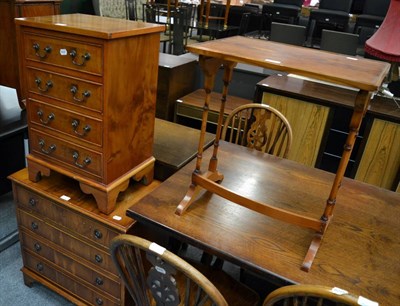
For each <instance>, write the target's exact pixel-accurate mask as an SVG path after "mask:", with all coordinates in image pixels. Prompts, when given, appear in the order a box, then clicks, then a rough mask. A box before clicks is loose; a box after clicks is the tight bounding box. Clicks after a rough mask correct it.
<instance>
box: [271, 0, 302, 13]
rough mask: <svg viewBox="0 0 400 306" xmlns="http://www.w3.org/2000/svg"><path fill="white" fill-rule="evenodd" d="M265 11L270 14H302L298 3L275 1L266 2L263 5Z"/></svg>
mask: <svg viewBox="0 0 400 306" xmlns="http://www.w3.org/2000/svg"><path fill="white" fill-rule="evenodd" d="M263 9H264V13H269V14H282V15H290V16H297V15H298V14H300V11H301V9H300V8H299V7H298V6H296V5H290V4H278V3H276V4H274V3H266V4H265V5H264V6H263Z"/></svg>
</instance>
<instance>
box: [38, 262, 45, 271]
mask: <svg viewBox="0 0 400 306" xmlns="http://www.w3.org/2000/svg"><path fill="white" fill-rule="evenodd" d="M36 269H37V270H38V271H39V272H42V271H43V269H44V266H43V264H42V263H38V264H37V265H36Z"/></svg>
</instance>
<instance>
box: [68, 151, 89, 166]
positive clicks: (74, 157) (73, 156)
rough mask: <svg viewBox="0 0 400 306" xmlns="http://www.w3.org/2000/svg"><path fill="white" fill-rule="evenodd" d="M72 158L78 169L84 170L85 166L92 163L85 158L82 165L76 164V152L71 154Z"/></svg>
mask: <svg viewBox="0 0 400 306" xmlns="http://www.w3.org/2000/svg"><path fill="white" fill-rule="evenodd" d="M72 158H73V159H74V160H75V165H76V166H78V167H79V168H85V167H86V166H87V165H89V164H90V163H91V162H92V160H91V158H90V157H86V158H85V159H84V160H83V163H82V164H80V163H78V158H79V153H78V152H76V151H75V152H74V153H73V154H72Z"/></svg>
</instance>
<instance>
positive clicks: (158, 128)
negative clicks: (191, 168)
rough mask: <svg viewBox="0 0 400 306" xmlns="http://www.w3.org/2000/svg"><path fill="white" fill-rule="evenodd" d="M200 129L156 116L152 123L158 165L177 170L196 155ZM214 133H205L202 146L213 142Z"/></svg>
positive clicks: (206, 146)
mask: <svg viewBox="0 0 400 306" xmlns="http://www.w3.org/2000/svg"><path fill="white" fill-rule="evenodd" d="M199 137H200V130H197V129H193V128H190V127H187V126H184V125H180V124H177V123H173V122H169V121H166V120H162V119H158V118H156V120H155V124H154V145H153V151H154V157H155V159H156V163H157V164H158V165H161V166H162V165H166V166H168V167H169V168H172V169H175V170H179V169H180V168H182V167H183V166H184V165H186V164H187V163H188V162H190V161H191V160H192V159H194V158H195V157H196V154H197V149H198V145H199ZM214 139H215V135H214V134H211V133H206V135H205V142H204V147H205V148H208V147H209V146H210V145H212V143H213V142H214Z"/></svg>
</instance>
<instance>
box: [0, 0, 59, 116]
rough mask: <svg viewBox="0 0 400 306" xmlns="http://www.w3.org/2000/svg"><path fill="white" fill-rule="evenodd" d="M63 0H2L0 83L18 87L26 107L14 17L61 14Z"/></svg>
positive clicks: (0, 0) (22, 104) (21, 100)
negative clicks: (19, 67) (21, 85)
mask: <svg viewBox="0 0 400 306" xmlns="http://www.w3.org/2000/svg"><path fill="white" fill-rule="evenodd" d="M61 2H62V0H0V20H1V22H2V24H1V27H0V41H1V44H0V67H1V69H0V85H4V86H7V87H12V88H15V89H17V93H18V97H19V102H20V106H21V108H25V104H24V98H25V97H24V96H23V95H22V92H21V88H20V83H19V70H18V52H17V41H16V33H15V22H14V18H19V17H33V16H45V15H56V14H60V4H61Z"/></svg>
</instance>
